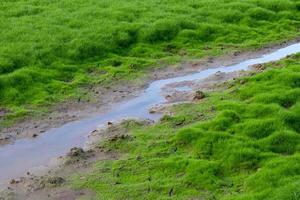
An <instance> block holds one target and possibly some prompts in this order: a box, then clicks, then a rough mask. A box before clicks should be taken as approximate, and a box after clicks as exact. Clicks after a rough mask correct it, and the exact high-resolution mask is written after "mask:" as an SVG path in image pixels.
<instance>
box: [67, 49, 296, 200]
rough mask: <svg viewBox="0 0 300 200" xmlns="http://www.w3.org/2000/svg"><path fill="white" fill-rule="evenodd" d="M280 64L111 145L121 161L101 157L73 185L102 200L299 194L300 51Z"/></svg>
mask: <svg viewBox="0 0 300 200" xmlns="http://www.w3.org/2000/svg"><path fill="white" fill-rule="evenodd" d="M274 65H275V64H274ZM276 66H278V65H276ZM280 66H284V67H282V68H278V67H276V68H272V65H270V67H271V68H270V69H268V70H267V71H265V72H262V73H260V74H257V75H254V76H250V77H244V78H243V79H246V80H247V81H246V82H245V83H244V84H242V85H241V84H240V81H239V80H237V81H236V82H235V83H234V84H233V86H232V87H230V88H229V89H227V90H225V91H223V92H213V93H211V94H210V95H209V96H208V97H207V98H206V99H205V100H203V101H202V102H200V103H198V104H184V105H179V106H177V107H175V108H174V111H176V115H175V116H172V117H164V118H163V119H162V120H161V122H160V123H158V124H156V125H152V126H135V127H132V129H131V131H130V133H129V134H130V135H131V136H133V138H132V140H130V141H129V140H118V141H116V142H106V143H105V145H104V147H105V148H110V149H111V148H112V147H113V148H114V149H115V150H116V151H118V152H119V153H120V154H121V155H122V156H121V158H120V159H118V160H109V161H99V162H97V164H96V165H95V166H94V168H93V172H91V173H88V174H85V175H84V176H85V177H86V179H85V180H82V179H80V178H79V177H77V176H80V177H82V175H76V176H75V177H74V179H73V187H74V188H80V189H83V188H84V189H91V190H93V191H94V192H95V193H96V195H97V199H223V200H241V199H249V200H252V199H253V200H254V199H255V200H265V199H278V200H279V199H289V200H295V199H299V197H300V187H299V186H300V185H299V184H300V182H299V180H300V162H299V161H300V129H299V124H300V123H299V122H300V115H299V113H300V112H299V108H300V106H299V105H300V104H299V102H300V96H299V94H298V89H299V86H300V85H299V81H298V80H299V78H300V74H299V67H300V56H299V55H298V56H295V57H294V58H292V59H287V60H285V61H282V62H280ZM179 119H184V122H185V123H184V125H183V126H184V127H182V126H174V124H175V125H176V123H177V122H178V120H179Z"/></svg>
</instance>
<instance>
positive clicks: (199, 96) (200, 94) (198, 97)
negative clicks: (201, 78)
mask: <svg viewBox="0 0 300 200" xmlns="http://www.w3.org/2000/svg"><path fill="white" fill-rule="evenodd" d="M204 98H205V94H204V92H202V91H200V90H198V91H196V94H195V96H194V100H201V99H204Z"/></svg>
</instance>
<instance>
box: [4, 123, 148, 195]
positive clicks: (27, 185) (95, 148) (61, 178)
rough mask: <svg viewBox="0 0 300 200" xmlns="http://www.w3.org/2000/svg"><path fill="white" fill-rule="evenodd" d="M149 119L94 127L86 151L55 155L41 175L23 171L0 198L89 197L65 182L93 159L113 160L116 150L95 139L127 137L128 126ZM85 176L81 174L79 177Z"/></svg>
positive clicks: (82, 169)
mask: <svg viewBox="0 0 300 200" xmlns="http://www.w3.org/2000/svg"><path fill="white" fill-rule="evenodd" d="M152 123H153V122H152V121H148V120H144V121H135V120H123V121H121V122H119V123H115V124H111V125H109V126H107V127H105V128H101V129H97V130H95V131H93V132H92V134H91V135H90V137H91V138H90V143H89V146H88V148H87V149H86V150H83V149H81V148H77V147H74V148H72V149H70V151H69V152H68V153H67V155H66V156H63V157H60V158H59V164H58V165H57V166H56V167H55V168H53V169H51V170H49V171H48V172H47V173H44V174H43V175H34V173H33V174H31V173H29V172H28V173H27V176H25V177H21V178H19V179H12V180H11V181H10V183H9V185H8V187H7V189H6V190H4V191H2V192H0V200H43V199H50V200H75V199H78V198H81V197H84V198H86V199H91V198H92V197H93V196H94V194H93V192H91V191H87V190H79V191H78V190H73V189H72V188H69V187H68V186H67V185H68V184H67V183H68V182H69V181H70V177H72V175H74V174H75V173H76V174H78V173H81V172H88V171H89V170H91V169H92V166H93V164H94V162H95V161H101V160H108V159H110V160H116V159H118V158H119V156H118V153H117V152H115V151H114V150H113V149H104V148H103V147H102V146H101V145H100V143H99V141H103V140H108V141H116V140H123V139H130V137H131V136H130V135H129V134H128V130H129V127H131V126H132V125H141V126H147V125H150V124H152ZM82 178H85V177H82Z"/></svg>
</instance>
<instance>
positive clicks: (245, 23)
mask: <svg viewBox="0 0 300 200" xmlns="http://www.w3.org/2000/svg"><path fill="white" fill-rule="evenodd" d="M299 10H300V3H299V1H297V0H261V1H258V0H245V1H241V0H234V1H227V0H212V1H206V0H199V1H195V0H186V1H179V0H173V1H169V0H149V1H138V0H129V1H121V0H111V1H106V0H100V1H99V0H62V1H39V0H14V1H3V2H1V4H0V35H1V37H0V43H1V45H0V108H5V109H7V110H9V111H10V112H9V115H7V120H8V121H10V120H12V119H15V118H18V117H21V116H24V115H26V114H28V113H33V114H34V115H36V114H38V113H40V112H45V111H46V110H47V109H46V108H47V106H49V105H52V104H53V103H56V102H60V101H63V100H65V99H69V98H71V99H75V98H79V97H80V96H82V95H84V94H83V92H82V90H84V89H85V88H88V87H90V86H91V85H95V84H96V85H105V84H111V83H112V82H118V80H120V79H127V80H131V79H134V78H136V77H137V76H139V75H141V74H144V72H145V71H147V70H149V69H151V68H153V67H154V66H163V65H166V64H167V63H170V62H178V61H180V60H182V59H187V58H201V57H204V56H215V55H220V54H224V53H226V52H228V51H232V50H241V49H249V48H257V47H261V46H262V45H264V44H270V43H272V42H278V41H279V40H288V39H290V38H295V37H297V36H298V35H299V32H298V30H299V27H300V23H299V19H300V15H299V13H300V12H299ZM43 109H45V110H43Z"/></svg>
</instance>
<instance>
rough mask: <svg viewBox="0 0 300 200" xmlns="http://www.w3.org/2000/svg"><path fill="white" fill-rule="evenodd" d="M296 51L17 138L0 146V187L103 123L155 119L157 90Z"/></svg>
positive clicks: (159, 84)
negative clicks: (34, 134)
mask: <svg viewBox="0 0 300 200" xmlns="http://www.w3.org/2000/svg"><path fill="white" fill-rule="evenodd" d="M297 52H300V43H297V44H294V45H290V46H288V47H285V48H282V49H279V50H277V51H275V52H273V53H269V54H266V55H263V56H261V57H259V58H255V59H249V60H246V61H244V62H241V63H239V64H235V65H232V66H228V67H225V66H219V67H216V68H213V69H207V70H203V71H199V72H197V73H193V74H190V75H185V76H180V77H175V78H169V79H163V80H158V81H154V82H153V83H151V84H150V85H149V87H148V88H147V89H146V90H145V91H144V92H143V93H142V94H141V95H140V96H138V97H136V98H134V99H132V100H129V101H127V102H123V103H119V104H116V105H115V106H114V108H112V109H111V110H110V111H108V112H106V113H105V114H102V115H98V116H94V117H91V118H88V119H83V120H80V121H75V122H71V123H67V124H65V125H64V126H62V127H60V128H54V129H51V130H49V131H47V132H45V133H44V134H42V135H40V136H39V137H37V138H34V139H20V140H17V141H16V142H15V143H14V144H9V145H5V146H2V147H0V184H1V183H6V182H7V180H8V179H10V178H15V177H20V176H22V175H24V174H25V173H26V172H27V171H29V170H30V169H33V168H34V167H38V166H47V163H49V162H50V160H51V158H54V157H58V156H61V155H64V154H65V153H66V152H68V151H69V149H70V148H72V147H74V146H79V147H83V146H84V144H85V143H86V141H87V136H88V135H89V133H90V132H91V131H93V130H95V129H96V128H97V127H99V126H101V125H103V124H107V122H108V121H118V120H121V119H125V118H148V119H152V120H157V119H159V117H160V115H159V114H149V111H148V110H149V109H150V108H151V107H152V106H154V105H157V104H161V103H164V102H165V98H164V97H163V96H161V89H162V88H163V87H164V86H166V85H168V84H172V83H177V82H184V81H193V80H199V79H204V78H207V77H209V76H211V75H214V74H215V73H217V72H223V73H229V72H234V71H240V70H247V69H249V66H251V65H254V64H259V63H267V62H271V61H276V60H280V59H282V58H284V57H286V56H287V55H291V54H294V53H297ZM176 90H178V91H189V90H191V88H189V87H187V86H183V87H177V88H176Z"/></svg>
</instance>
